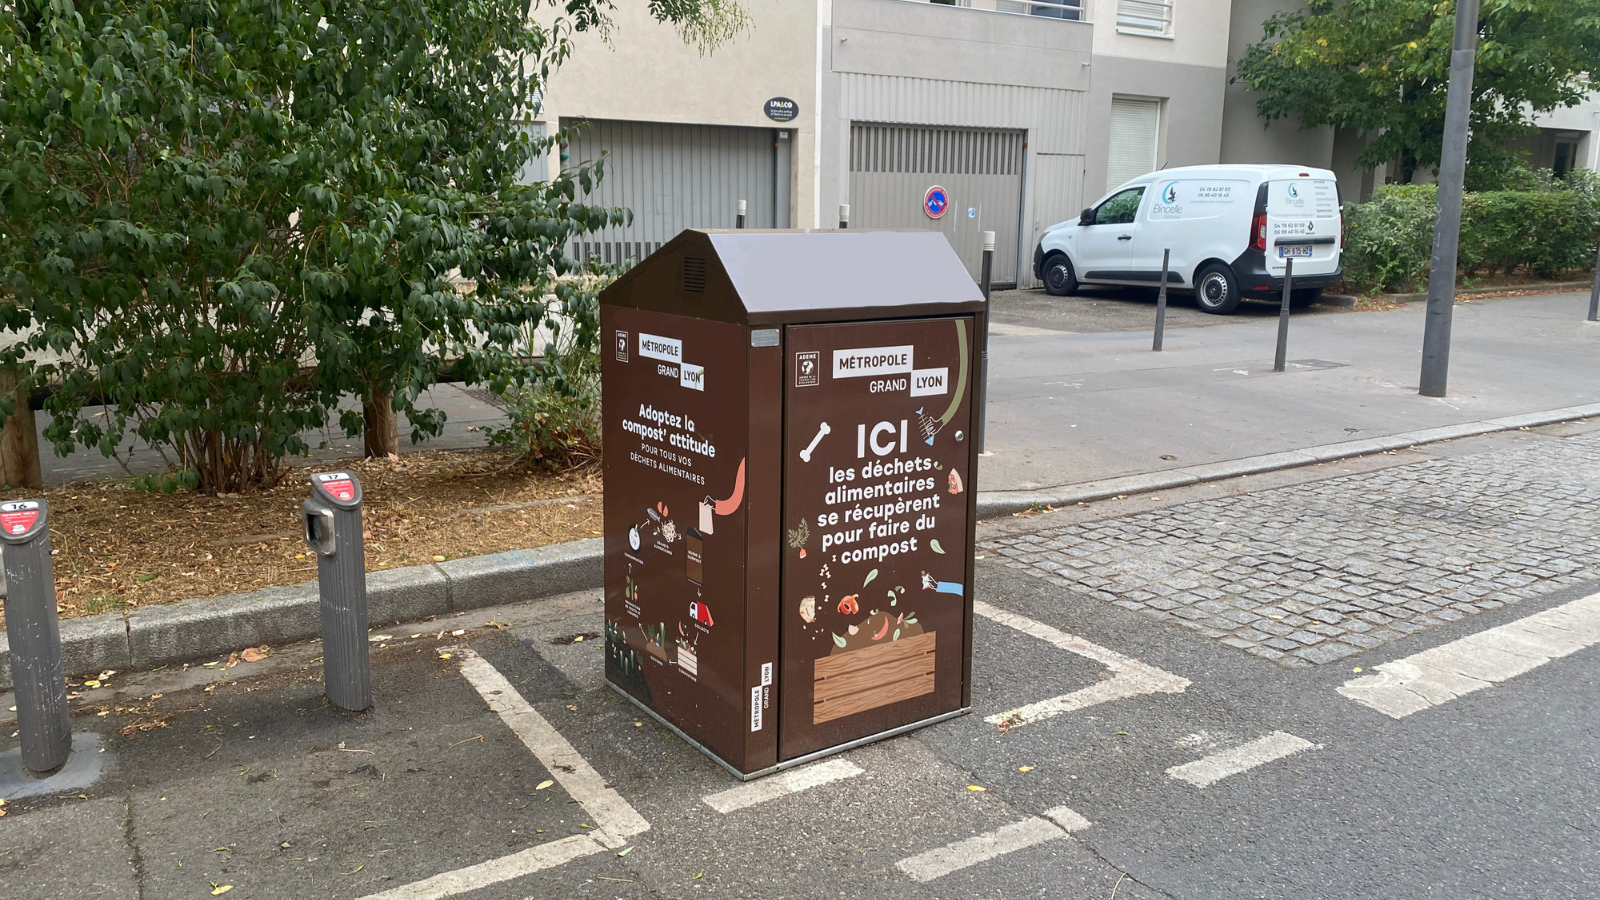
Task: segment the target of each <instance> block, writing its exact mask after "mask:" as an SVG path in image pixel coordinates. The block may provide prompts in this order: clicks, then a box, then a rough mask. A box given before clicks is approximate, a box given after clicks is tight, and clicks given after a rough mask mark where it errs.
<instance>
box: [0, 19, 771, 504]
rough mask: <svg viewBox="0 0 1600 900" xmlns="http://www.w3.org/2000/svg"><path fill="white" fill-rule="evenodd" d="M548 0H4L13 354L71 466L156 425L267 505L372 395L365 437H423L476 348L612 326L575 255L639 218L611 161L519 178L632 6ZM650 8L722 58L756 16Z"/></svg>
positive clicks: (0, 183) (3, 353)
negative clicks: (401, 432)
mask: <svg viewBox="0 0 1600 900" xmlns="http://www.w3.org/2000/svg"><path fill="white" fill-rule="evenodd" d="M546 2H549V0H468V2H461V0H321V2H315V0H313V2H305V0H0V66H3V69H4V73H5V75H4V78H3V79H0V328H3V329H4V331H5V332H7V333H8V335H9V337H10V338H11V340H10V342H9V343H8V344H7V345H6V346H5V347H4V348H3V349H0V365H4V366H8V367H10V368H11V369H13V370H14V371H17V372H19V373H21V377H22V380H23V382H24V388H26V387H28V386H36V385H40V384H45V383H49V384H52V385H54V386H55V387H56V391H55V392H54V393H53V395H52V396H51V398H50V400H49V401H48V402H47V409H48V410H49V412H50V413H51V423H50V425H49V426H48V428H47V430H46V436H47V437H48V439H49V440H50V441H51V442H52V443H53V444H54V445H55V447H56V450H57V451H58V452H60V453H66V452H69V451H70V450H71V449H72V448H74V447H75V446H95V447H99V448H100V449H101V450H102V451H103V452H105V453H106V454H107V455H112V454H115V453H116V452H117V451H118V448H120V447H122V446H123V445H124V442H125V440H126V438H127V435H128V434H129V432H130V431H131V432H132V433H133V434H136V435H137V436H138V437H139V438H141V439H143V440H145V441H147V442H149V443H150V444H152V445H154V446H155V447H156V448H158V449H159V450H161V451H162V452H163V453H164V454H166V455H167V458H168V461H169V464H170V465H171V467H172V470H173V471H174V473H176V474H177V476H178V479H179V480H180V481H183V482H185V483H189V484H192V485H195V486H198V487H199V488H200V489H202V490H206V491H217V492H227V491H237V490H242V489H246V488H249V487H252V486H255V485H261V484H271V483H273V482H274V481H275V480H276V478H277V477H278V475H279V472H280V464H281V461H282V459H283V458H284V457H285V456H288V455H293V454H298V453H303V452H305V451H306V450H307V449H309V448H308V447H307V445H306V442H305V441H304V440H303V439H302V437H301V434H302V433H303V432H305V431H306V430H308V429H315V428H318V427H323V426H325V425H326V424H327V423H328V421H329V415H330V410H332V409H334V408H335V407H336V406H337V404H338V403H339V402H340V400H341V399H342V398H344V397H348V396H351V395H354V396H356V397H359V398H360V399H361V400H362V401H363V406H364V411H365V413H366V415H365V416H364V415H362V414H359V413H355V412H354V411H350V412H347V413H345V414H343V415H342V416H341V417H340V418H339V421H340V423H341V424H342V425H343V426H344V428H345V429H346V431H347V432H348V433H351V434H354V433H356V432H357V431H358V430H361V429H362V428H363V427H364V426H365V425H366V424H367V422H366V418H367V417H370V416H374V415H379V414H381V413H384V412H387V411H399V412H403V413H404V414H406V416H407V417H408V418H409V419H410V420H411V421H412V423H413V437H414V438H416V437H423V436H426V435H429V434H435V433H437V432H438V430H439V429H440V428H441V427H442V425H443V417H442V415H440V414H439V413H437V412H436V411H433V410H428V409H425V408H421V407H420V406H419V404H418V398H419V397H420V395H421V392H422V391H423V390H425V389H426V387H427V386H429V385H430V384H431V383H432V382H433V380H434V379H435V378H436V377H437V375H438V373H439V372H440V370H441V368H442V366H443V364H444V363H445V361H446V360H447V359H448V360H449V361H450V362H451V364H452V365H453V366H454V368H455V371H456V373H457V375H458V376H459V377H462V378H465V379H467V380H471V381H483V382H487V383H490V384H493V385H498V386H500V387H504V386H505V385H507V384H512V383H519V382H521V381H524V380H526V379H527V378H528V377H529V375H530V372H531V369H530V368H529V366H528V364H527V363H528V361H527V360H526V359H522V358H519V357H518V356H517V355H516V354H515V353H514V352H513V351H512V349H511V348H513V347H514V346H515V345H516V339H517V336H518V335H519V334H522V333H525V332H526V331H527V329H528V328H529V327H530V326H536V325H538V324H539V323H540V322H541V321H551V320H559V319H560V318H561V316H562V314H563V313H566V314H567V315H568V316H570V315H573V314H577V313H581V312H582V309H581V308H575V307H574V303H580V304H581V292H575V291H574V290H573V289H572V288H570V287H568V286H566V285H565V284H564V281H563V278H564V276H566V275H568V274H570V273H572V272H573V271H574V270H575V269H576V263H575V262H574V261H573V260H571V259H569V258H568V257H567V256H566V255H565V254H564V252H563V251H564V248H565V247H566V246H568V245H569V243H570V241H571V239H572V238H573V237H574V236H577V235H580V234H583V233H586V232H588V231H592V230H594V229H597V228H600V227H604V226H605V225H608V224H611V223H615V222H619V221H622V220H623V218H624V217H625V216H626V213H625V211H622V210H607V209H598V208H594V207H591V206H587V205H585V204H583V203H582V202H580V201H581V198H582V196H583V195H584V194H586V193H587V192H588V191H589V190H590V189H591V188H592V186H593V184H594V181H595V179H597V178H598V177H600V175H601V170H600V167H599V166H598V165H597V166H594V167H580V168H576V169H573V170H570V171H564V172H561V173H559V174H557V175H556V176H555V177H553V178H551V179H550V180H549V181H548V182H544V183H539V184H532V185H525V184H518V183H517V173H518V172H519V171H521V170H522V169H523V168H524V166H525V165H526V164H527V163H528V162H529V161H530V160H531V159H533V158H534V157H535V156H537V155H541V154H543V153H544V152H546V151H547V150H548V148H549V146H550V144H551V143H552V142H553V141H555V140H558V139H559V137H558V136H555V135H552V136H550V137H548V138H546V139H544V140H539V139H535V138H534V137H533V136H532V134H531V132H530V130H529V123H530V122H531V121H532V120H533V118H534V116H535V115H536V114H537V102H538V90H539V88H540V86H541V85H542V84H543V83H544V81H545V80H546V78H547V77H548V75H549V73H550V71H551V70H552V69H553V68H554V67H555V66H558V65H559V64H560V63H561V62H562V61H563V60H564V59H565V58H566V56H567V54H568V53H570V51H571V36H572V34H573V32H574V31H577V30H583V29H604V28H605V27H607V24H608V19H607V16H608V13H609V11H610V10H611V7H610V4H609V2H607V0H554V2H550V5H552V6H554V7H556V8H557V15H555V16H554V17H553V19H552V20H551V21H550V22H548V23H546V24H541V23H540V22H539V21H536V17H535V13H536V12H538V10H539V7H540V6H541V5H543V4H544V3H546ZM650 9H651V12H652V14H653V15H654V16H655V17H656V18H657V19H658V20H660V21H664V22H672V23H675V24H677V25H678V27H679V29H680V31H682V32H683V34H684V35H685V36H686V38H687V39H689V40H691V41H694V42H696V43H698V44H699V45H700V46H701V47H702V49H705V48H707V47H710V46H713V45H714V44H715V43H717V42H718V41H720V40H725V39H726V37H727V36H728V35H729V34H731V31H730V29H736V28H738V27H741V26H742V22H743V20H742V18H741V17H742V15H743V12H742V9H741V8H739V7H738V6H737V5H736V4H734V3H731V2H728V0H650ZM552 297H553V298H554V301H553V302H552V301H551V299H550V298H552ZM94 403H104V404H105V405H106V407H107V414H106V415H105V416H104V417H100V418H97V417H94V416H86V415H83V409H84V407H85V406H86V405H90V404H94ZM385 407H387V409H385ZM14 408H15V403H14V402H12V401H11V400H10V399H9V398H0V421H3V419H4V417H5V416H6V415H8V414H9V413H11V412H12V410H13V409H14Z"/></svg>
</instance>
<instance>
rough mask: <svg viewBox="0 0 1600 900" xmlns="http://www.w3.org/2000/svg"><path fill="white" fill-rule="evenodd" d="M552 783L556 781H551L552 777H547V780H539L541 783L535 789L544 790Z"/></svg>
mask: <svg viewBox="0 0 1600 900" xmlns="http://www.w3.org/2000/svg"><path fill="white" fill-rule="evenodd" d="M552 784H555V782H554V781H551V780H550V779H548V778H546V779H545V780H544V781H541V782H539V785H538V787H535V788H534V790H536V791H542V790H544V789H545V788H547V787H549V786H550V785H552Z"/></svg>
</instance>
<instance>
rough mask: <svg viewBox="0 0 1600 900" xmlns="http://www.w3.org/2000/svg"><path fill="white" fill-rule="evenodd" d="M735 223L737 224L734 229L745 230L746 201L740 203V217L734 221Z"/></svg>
mask: <svg viewBox="0 0 1600 900" xmlns="http://www.w3.org/2000/svg"><path fill="white" fill-rule="evenodd" d="M734 222H735V223H736V224H735V225H734V226H733V227H735V228H741V229H742V228H744V201H743V200H740V201H739V215H738V217H737V218H736V219H734Z"/></svg>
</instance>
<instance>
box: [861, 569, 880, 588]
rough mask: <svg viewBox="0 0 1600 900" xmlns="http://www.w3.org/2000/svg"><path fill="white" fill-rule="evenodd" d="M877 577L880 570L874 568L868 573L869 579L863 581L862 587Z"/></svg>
mask: <svg viewBox="0 0 1600 900" xmlns="http://www.w3.org/2000/svg"><path fill="white" fill-rule="evenodd" d="M877 577H878V570H877V569H873V570H872V571H871V572H868V573H867V579H866V580H865V581H863V582H861V586H862V587H866V586H867V585H869V584H871V583H872V579H874V578H877Z"/></svg>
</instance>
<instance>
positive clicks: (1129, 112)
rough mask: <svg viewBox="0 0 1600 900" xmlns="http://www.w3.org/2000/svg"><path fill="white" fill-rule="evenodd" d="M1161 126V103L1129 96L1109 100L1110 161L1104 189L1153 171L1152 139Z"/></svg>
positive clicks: (1154, 159) (1154, 150)
mask: <svg viewBox="0 0 1600 900" xmlns="http://www.w3.org/2000/svg"><path fill="white" fill-rule="evenodd" d="M1160 125H1161V101H1160V100H1140V99H1136V98H1133V97H1112V98H1111V158H1110V163H1109V165H1108V166H1107V167H1106V189H1107V190H1110V189H1111V188H1114V187H1116V186H1117V185H1119V184H1122V183H1123V182H1124V181H1127V180H1128V179H1130V178H1137V177H1139V176H1140V175H1143V174H1144V173H1146V172H1153V171H1155V168H1156V139H1157V136H1158V134H1159V130H1160Z"/></svg>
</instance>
